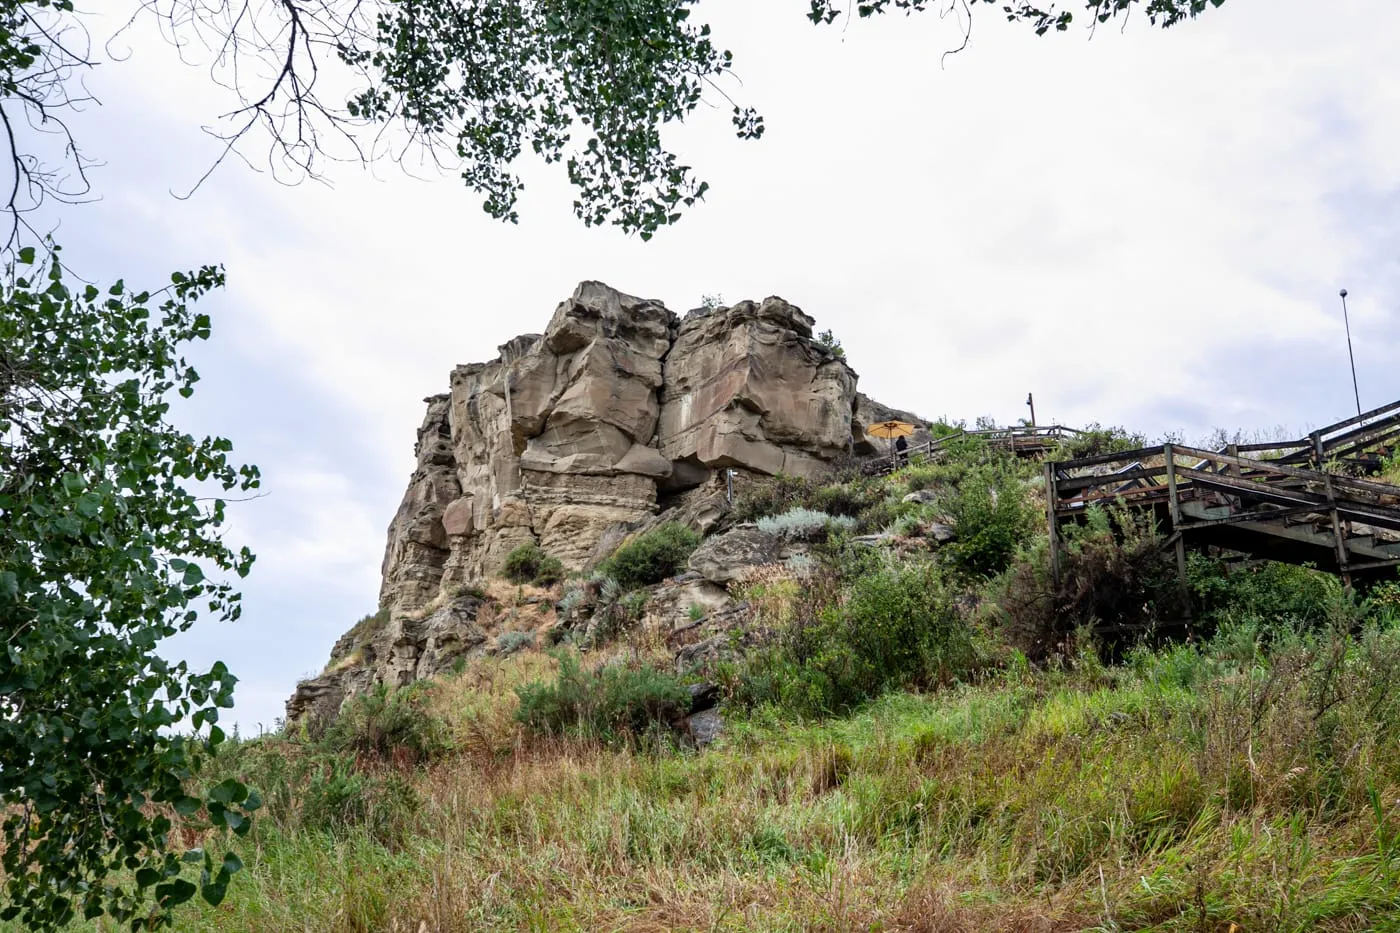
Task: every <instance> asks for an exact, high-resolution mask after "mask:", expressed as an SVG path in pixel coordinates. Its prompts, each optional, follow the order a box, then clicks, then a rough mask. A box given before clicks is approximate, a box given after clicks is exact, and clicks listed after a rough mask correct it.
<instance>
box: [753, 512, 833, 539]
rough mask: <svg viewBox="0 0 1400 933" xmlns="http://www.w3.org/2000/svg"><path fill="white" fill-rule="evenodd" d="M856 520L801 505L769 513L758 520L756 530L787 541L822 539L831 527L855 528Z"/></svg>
mask: <svg viewBox="0 0 1400 933" xmlns="http://www.w3.org/2000/svg"><path fill="white" fill-rule="evenodd" d="M855 526H856V520H855V519H854V518H851V517H850V516H847V515H840V516H837V515H828V514H826V513H825V512H818V511H815V510H814V509H804V508H802V507H801V506H798V507H797V508H792V509H788V510H787V511H786V512H784V513H782V514H781V515H770V516H768V517H766V518H760V519H759V520H758V530H759V531H766V532H768V534H770V535H777V536H778V537H780V538H787V539H788V540H789V541H813V540H824V539H825V538H826V536H827V534H828V533H829V532H830V531H831V529H832V528H843V529H845V530H847V531H849V530H851V529H853V528H855Z"/></svg>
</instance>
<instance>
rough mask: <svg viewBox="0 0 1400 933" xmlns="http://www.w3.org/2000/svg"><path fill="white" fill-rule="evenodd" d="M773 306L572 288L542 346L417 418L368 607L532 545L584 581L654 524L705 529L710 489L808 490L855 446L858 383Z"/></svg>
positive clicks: (786, 309)
mask: <svg viewBox="0 0 1400 933" xmlns="http://www.w3.org/2000/svg"><path fill="white" fill-rule="evenodd" d="M812 324H813V322H812V318H810V317H808V316H807V315H806V314H804V313H803V312H802V311H801V310H800V309H798V308H796V307H794V306H792V305H790V304H788V303H787V302H786V301H783V300H782V299H781V298H768V299H765V300H764V301H762V302H753V301H744V302H740V303H739V304H736V305H734V306H732V307H728V308H716V309H713V310H700V311H692V312H691V313H690V314H688V315H687V316H686V317H685V318H684V320H682V319H680V318H678V317H677V316H676V315H675V314H672V313H671V312H670V311H669V310H667V309H666V308H665V307H664V306H663V305H662V304H661V303H660V302H657V301H652V300H648V299H643V298H636V297H633V296H631V295H625V294H622V293H621V292H618V291H615V290H614V289H611V288H609V287H607V286H606V285H602V284H600V283H597V282H585V283H583V284H582V285H580V286H579V287H578V289H577V290H576V291H575V292H574V294H573V296H572V297H571V298H569V299H568V300H567V301H565V302H564V303H563V304H561V305H560V306H559V308H558V309H557V310H556V311H555V313H554V317H553V318H552V319H551V320H550V322H549V326H548V327H547V328H546V329H545V332H544V333H543V334H542V335H537V334H530V335H525V336H522V337H517V338H516V339H515V340H512V341H511V342H510V343H508V344H506V345H505V346H503V347H501V348H500V349H501V355H500V356H499V357H498V358H497V359H495V360H492V361H491V362H489V363H472V364H469V365H465V366H459V367H457V369H456V370H454V371H453V373H452V377H451V383H450V391H449V392H448V393H447V394H445V395H440V396H434V397H432V398H430V399H428V400H427V404H428V411H427V414H426V415H425V417H424V420H423V425H422V427H421V428H420V429H419V432H418V445H417V455H418V464H417V469H416V470H415V471H414V474H413V477H412V478H411V480H410V482H409V488H408V491H407V492H406V493H405V494H404V499H403V503H402V505H401V506H400V507H399V511H398V513H397V514H396V515H395V517H394V520H393V522H392V523H391V524H390V527H389V535H388V538H389V540H388V546H387V547H386V550H385V558H384V568H383V573H384V577H383V586H382V590H381V594H380V603H381V606H382V607H384V608H387V609H389V610H390V611H406V610H411V609H413V608H416V607H418V606H421V605H423V604H424V603H425V602H427V601H428V600H429V599H431V598H433V597H434V596H435V595H437V594H438V593H439V592H442V591H444V589H445V588H447V587H450V586H453V585H460V584H465V583H471V582H474V581H478V580H481V579H483V578H485V577H487V576H490V575H492V574H495V573H497V572H499V570H500V568H501V565H502V563H503V562H504V560H505V557H506V555H507V554H509V553H510V551H511V550H512V549H514V548H515V547H517V546H519V545H521V544H523V543H526V542H534V543H536V544H538V545H539V546H540V547H541V548H543V549H544V550H545V551H546V552H548V553H549V554H551V555H553V556H555V557H557V558H559V559H560V560H561V561H563V563H564V566H565V567H566V568H568V569H570V570H584V569H587V568H589V567H590V566H592V565H593V564H595V563H597V562H598V561H599V560H601V559H602V558H603V557H605V556H606V549H605V548H604V547H602V545H605V544H614V543H615V542H616V541H617V540H620V539H621V537H622V536H624V535H626V534H627V533H628V532H630V531H632V530H635V529H636V528H637V527H639V526H641V525H643V524H646V523H648V522H649V521H650V520H652V519H653V517H654V516H656V515H657V514H658V513H659V512H661V511H662V510H663V509H666V508H670V507H673V506H679V507H690V508H691V510H692V511H693V512H695V514H696V515H697V516H698V515H700V514H701V513H706V512H708V515H709V520H710V521H711V522H712V521H713V519H714V518H715V516H716V514H717V510H716V502H717V501H720V500H719V494H720V493H721V492H722V489H721V485H722V484H720V483H718V482H717V479H719V478H720V477H721V474H719V473H718V472H717V471H721V470H723V469H728V468H733V469H736V470H740V471H743V472H745V473H749V474H765V475H771V474H776V473H779V472H782V473H789V474H794V475H800V476H809V477H816V476H819V475H821V474H822V473H824V472H826V471H828V470H829V469H830V464H831V463H832V462H833V461H834V460H836V459H837V458H838V457H841V456H843V455H845V454H846V453H848V452H849V451H850V450H851V449H852V448H853V447H854V445H855V444H857V443H864V440H863V437H862V438H856V437H854V436H853V433H852V427H853V424H855V421H854V417H855V414H856V412H857V410H858V408H857V398H858V396H857V394H856V391H855V387H856V374H855V373H854V372H853V371H852V370H851V369H850V367H849V366H847V365H846V363H845V361H844V360H843V359H841V358H840V357H839V356H837V355H836V354H834V353H832V351H831V350H829V349H827V348H826V347H823V346H822V345H820V344H819V343H817V342H816V341H814V340H813V339H812Z"/></svg>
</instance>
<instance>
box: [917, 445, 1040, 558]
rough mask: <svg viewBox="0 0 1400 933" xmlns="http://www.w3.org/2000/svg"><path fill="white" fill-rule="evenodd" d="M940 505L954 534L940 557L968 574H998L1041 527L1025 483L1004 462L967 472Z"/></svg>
mask: <svg viewBox="0 0 1400 933" xmlns="http://www.w3.org/2000/svg"><path fill="white" fill-rule="evenodd" d="M941 504H942V507H943V511H945V512H946V513H947V515H948V517H949V518H951V519H952V521H953V528H954V530H955V531H956V532H957V538H956V539H955V540H954V541H953V542H952V543H951V544H949V545H947V546H946V547H945V548H944V554H945V555H946V556H947V559H948V560H950V561H951V562H952V564H953V566H955V567H956V568H957V569H958V570H960V571H961V572H963V573H964V574H967V575H969V576H974V577H991V576H995V575H996V574H998V573H1001V572H1002V571H1003V570H1005V569H1006V568H1007V567H1009V566H1010V565H1011V560H1012V558H1013V557H1015V556H1016V552H1017V551H1018V550H1020V549H1021V548H1022V547H1023V546H1025V545H1026V544H1027V543H1029V540H1030V538H1031V536H1032V534H1034V532H1035V531H1036V530H1037V529H1038V528H1039V526H1040V524H1041V522H1040V515H1039V512H1038V510H1037V509H1035V508H1034V507H1032V505H1031V503H1030V501H1029V497H1028V496H1027V495H1026V484H1025V483H1024V482H1023V481H1022V480H1021V478H1020V477H1019V476H1017V475H1016V468H1015V465H1014V464H1012V463H1009V462H1007V461H1005V460H1000V459H999V460H993V461H990V462H988V463H985V464H981V465H979V466H977V467H974V468H972V469H970V470H969V471H968V472H967V474H966V475H965V476H964V477H963V478H962V481H961V482H960V483H959V484H958V485H957V486H956V487H954V489H953V490H952V492H951V494H950V495H948V496H947V498H946V499H945V500H944V501H943V502H942V503H941Z"/></svg>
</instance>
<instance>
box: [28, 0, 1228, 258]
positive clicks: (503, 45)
mask: <svg viewBox="0 0 1400 933" xmlns="http://www.w3.org/2000/svg"><path fill="white" fill-rule="evenodd" d="M130 2H131V4H132V8H133V10H134V12H135V14H136V16H137V17H140V16H142V15H146V16H150V17H155V18H156V19H158V20H159V21H160V23H161V26H162V30H163V33H164V34H165V35H166V36H167V37H169V38H170V39H172V40H173V41H175V42H176V43H178V44H179V45H180V46H181V49H182V52H183V51H191V52H193V51H194V47H196V46H201V45H202V46H203V47H204V48H205V49H206V50H207V52H208V53H209V56H210V58H211V60H212V62H213V74H214V76H215V79H216V80H222V81H224V82H226V84H227V85H228V86H229V87H230V88H232V89H233V90H234V91H235V92H236V93H237V94H238V95H239V98H240V100H241V101H242V104H241V106H240V107H238V108H237V109H236V110H235V111H234V112H233V113H232V114H229V115H227V117H228V118H227V120H226V121H225V123H224V139H225V140H226V142H227V144H228V146H229V149H226V150H225V155H227V154H228V152H230V151H232V149H233V147H235V146H237V145H238V144H239V143H240V141H241V140H243V139H244V138H245V137H246V136H248V134H250V133H254V132H255V131H256V132H257V133H258V135H259V136H260V138H266V139H270V141H271V148H270V154H269V161H270V165H271V167H272V169H273V170H274V171H275V172H276V173H278V174H279V176H280V177H282V178H284V179H286V180H299V179H301V178H304V177H306V176H308V175H315V174H317V173H318V172H319V171H320V170H321V169H320V167H321V165H322V164H323V162H324V160H325V159H327V158H332V159H334V158H340V157H343V156H346V155H349V156H351V157H354V158H360V159H373V158H377V157H380V156H386V155H387V156H389V157H391V158H395V159H407V158H412V159H417V158H420V157H423V158H427V159H430V160H432V161H435V162H436V163H437V164H438V165H440V166H442V167H444V168H447V169H449V170H452V171H456V172H459V173H460V175H461V177H462V179H463V181H464V182H465V183H466V185H467V187H469V188H471V189H472V190H473V191H475V192H477V193H478V194H480V195H481V196H482V197H483V206H484V208H485V209H486V211H487V212H488V213H489V214H490V215H491V216H493V217H497V218H501V219H505V220H510V221H515V220H517V219H518V215H517V211H516V204H517V199H518V197H519V194H520V191H521V189H522V187H523V183H522V181H521V178H520V175H519V172H518V163H519V159H520V157H521V156H522V155H525V154H526V153H533V154H534V155H535V156H537V157H538V158H540V159H542V160H543V161H544V162H546V163H550V164H559V165H561V166H562V167H563V170H564V171H565V172H566V174H567V175H568V178H569V180H570V182H571V183H572V185H573V187H574V190H575V192H576V194H575V200H574V205H573V206H574V212H575V214H577V216H578V217H579V218H580V219H581V220H582V221H583V222H584V223H585V224H589V225H593V224H604V223H609V224H616V225H618V226H620V227H622V228H623V229H624V230H626V231H628V232H635V233H639V234H640V235H641V236H642V237H644V238H646V237H650V236H651V235H652V234H653V233H654V232H655V231H656V230H658V229H659V228H661V227H663V226H665V225H667V224H670V223H673V222H675V221H676V220H678V219H679V218H680V216H681V213H682V212H683V211H684V209H685V208H687V207H689V206H691V205H693V204H694V203H695V201H696V200H698V199H700V198H702V197H704V195H705V192H706V191H707V190H708V185H707V184H706V182H704V181H703V180H702V179H701V178H700V177H699V175H698V174H697V173H696V171H695V169H694V168H693V167H692V166H690V165H686V164H684V163H683V162H682V161H681V159H680V158H679V157H678V156H677V155H676V154H675V153H674V152H672V151H671V150H670V149H668V148H667V146H666V144H665V141H664V140H663V130H664V129H665V127H666V126H667V125H668V124H672V123H677V122H682V121H684V120H685V119H687V118H688V117H689V116H690V115H691V114H692V113H693V112H694V111H695V110H696V109H697V108H698V107H699V106H700V105H701V104H702V103H710V104H716V105H720V106H722V107H724V108H726V109H727V110H728V111H729V112H730V115H731V117H732V120H733V125H734V129H735V132H736V133H737V134H738V135H739V137H741V138H744V139H757V138H759V137H760V136H762V135H763V129H764V122H763V117H762V116H760V115H759V114H758V113H757V112H756V111H754V110H753V109H752V108H750V107H747V106H744V105H743V104H742V103H740V102H736V101H735V100H733V99H732V98H731V96H730V90H731V89H735V88H737V86H738V83H737V81H736V80H734V69H735V61H734V57H733V55H732V54H731V53H730V52H729V51H727V50H725V49H724V48H723V47H722V46H721V45H720V44H717V43H718V39H717V38H716V37H715V36H713V35H712V33H711V28H710V26H709V25H708V24H705V23H703V22H699V21H698V20H699V17H698V16H697V15H696V14H697V13H703V10H704V9H705V6H704V3H703V2H702V0H412V2H409V0H130ZM1223 2H1224V0H1073V2H1072V3H1071V4H1070V5H1073V6H1079V7H1080V8H1081V10H1082V13H1083V15H1084V16H1085V17H1086V18H1087V19H1088V20H1089V21H1090V23H1091V24H1097V23H1104V22H1108V21H1109V20H1113V19H1116V18H1119V17H1127V16H1128V15H1129V14H1130V13H1131V12H1132V11H1134V10H1135V9H1136V10H1140V11H1141V12H1142V14H1143V15H1145V16H1146V18H1147V20H1148V22H1149V23H1150V24H1151V25H1153V26H1160V27H1168V26H1173V25H1176V24H1177V23H1180V22H1182V21H1183V20H1186V19H1191V18H1194V17H1196V16H1198V15H1200V14H1201V13H1203V12H1205V11H1206V10H1207V9H1210V8H1213V7H1218V6H1220V5H1221V4H1222V3H1223ZM88 3H89V4H91V5H92V6H93V8H95V7H96V3H95V2H94V0H88ZM809 3H810V6H809V9H808V12H807V16H808V18H809V19H810V20H812V21H813V22H814V23H817V24H830V23H833V22H835V21H837V20H838V19H843V18H845V17H847V16H850V15H852V14H853V15H855V16H857V17H870V16H874V15H877V14H881V13H886V12H892V11H902V12H905V13H909V14H912V13H918V12H924V11H928V10H934V11H939V12H942V13H947V12H950V11H954V12H959V13H962V14H964V15H963V16H962V17H960V19H961V21H962V23H963V28H964V30H965V32H964V34H963V40H964V42H963V44H964V45H965V44H966V40H967V38H968V36H969V35H970V28H971V14H972V13H973V11H974V10H975V9H980V8H982V7H984V6H986V5H989V4H991V5H993V6H994V7H996V8H998V9H999V12H1000V13H1001V14H1002V15H1005V16H1006V18H1007V19H1009V20H1011V21H1013V22H1016V23H1022V24H1025V25H1026V26H1028V27H1030V28H1031V29H1033V30H1034V31H1035V32H1037V33H1041V34H1043V33H1045V32H1049V31H1052V30H1053V31H1065V30H1067V29H1068V28H1069V27H1070V25H1071V23H1072V22H1074V11H1072V10H1070V9H1062V8H1061V7H1060V6H1059V5H1058V4H1055V3H1050V2H1045V0H856V2H843V0H809ZM78 5H79V4H77V3H75V0H0V124H3V128H4V130H6V131H7V132H6V133H0V145H3V144H4V143H5V141H6V140H8V142H9V145H10V149H11V154H12V155H13V157H14V163H15V167H16V172H15V185H14V187H13V189H12V190H11V192H10V196H9V202H8V205H9V207H10V209H11V211H12V212H13V213H15V215H16V216H18V214H20V213H22V212H23V210H24V209H25V208H26V207H27V206H31V205H32V204H34V203H36V202H37V201H38V200H40V199H42V198H43V197H45V196H47V195H58V196H60V197H69V198H73V197H80V196H81V195H82V194H83V193H85V192H86V190H87V188H86V178H85V172H84V170H85V168H86V166H87V162H86V161H85V160H84V157H83V156H82V155H81V150H80V149H78V148H77V147H76V146H72V147H71V148H67V149H65V153H66V154H65V155H64V156H63V158H64V159H66V161H67V162H68V163H70V165H69V168H70V169H71V168H74V167H76V169H77V171H71V170H70V171H67V172H63V171H58V170H57V169H55V168H54V167H52V166H46V165H45V163H44V161H43V160H42V159H41V158H39V157H38V156H36V155H35V153H34V151H32V149H30V148H27V147H26V141H25V139H24V138H23V135H24V134H22V133H20V132H19V130H20V129H21V128H22V127H23V126H24V123H23V121H22V120H20V119H19V117H20V114H21V111H27V114H26V115H27V116H28V118H29V123H30V124H36V125H38V124H39V123H42V125H44V126H47V127H50V128H54V129H56V130H57V131H58V133H59V135H60V137H61V138H62V139H63V141H65V142H67V143H73V142H74V141H73V140H72V139H71V137H70V136H68V134H67V129H66V125H65V124H64V122H63V112H64V111H65V109H66V108H68V107H69V106H71V104H73V103H74V102H76V101H77V100H79V99H81V98H75V97H74V92H75V88H77V87H79V86H80V84H79V82H76V81H75V80H74V78H75V76H76V74H77V73H78V72H79V71H80V70H81V69H83V68H85V67H87V66H88V65H90V64H91V63H92V59H91V43H90V41H89V39H88V36H87V33H86V31H85V30H84V29H83V27H82V20H81V19H80V18H79V17H80V13H81V12H82V11H81V10H79V9H77V7H78ZM103 6H111V4H110V0H107V2H104V4H103ZM989 12H990V11H989ZM245 148H246V147H245ZM0 151H3V150H0ZM244 154H245V155H246V154H247V153H246V152H245V153H244ZM220 161H222V159H220ZM211 170H212V169H211ZM3 196H4V195H2V194H0V197H3Z"/></svg>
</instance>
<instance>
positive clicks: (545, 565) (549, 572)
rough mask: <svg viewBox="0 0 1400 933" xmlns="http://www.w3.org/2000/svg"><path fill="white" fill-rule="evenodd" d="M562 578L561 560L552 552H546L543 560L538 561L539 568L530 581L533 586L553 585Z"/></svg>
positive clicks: (562, 566) (562, 567) (562, 565)
mask: <svg viewBox="0 0 1400 933" xmlns="http://www.w3.org/2000/svg"><path fill="white" fill-rule="evenodd" d="M563 579H564V563H563V561H561V560H560V559H559V558H557V557H555V556H554V555H552V554H546V555H545V558H544V560H542V561H540V565H539V569H538V570H536V571H535V578H534V579H533V580H531V581H530V582H531V583H533V584H535V586H553V585H554V584H556V583H558V582H559V581H560V580H563Z"/></svg>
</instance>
